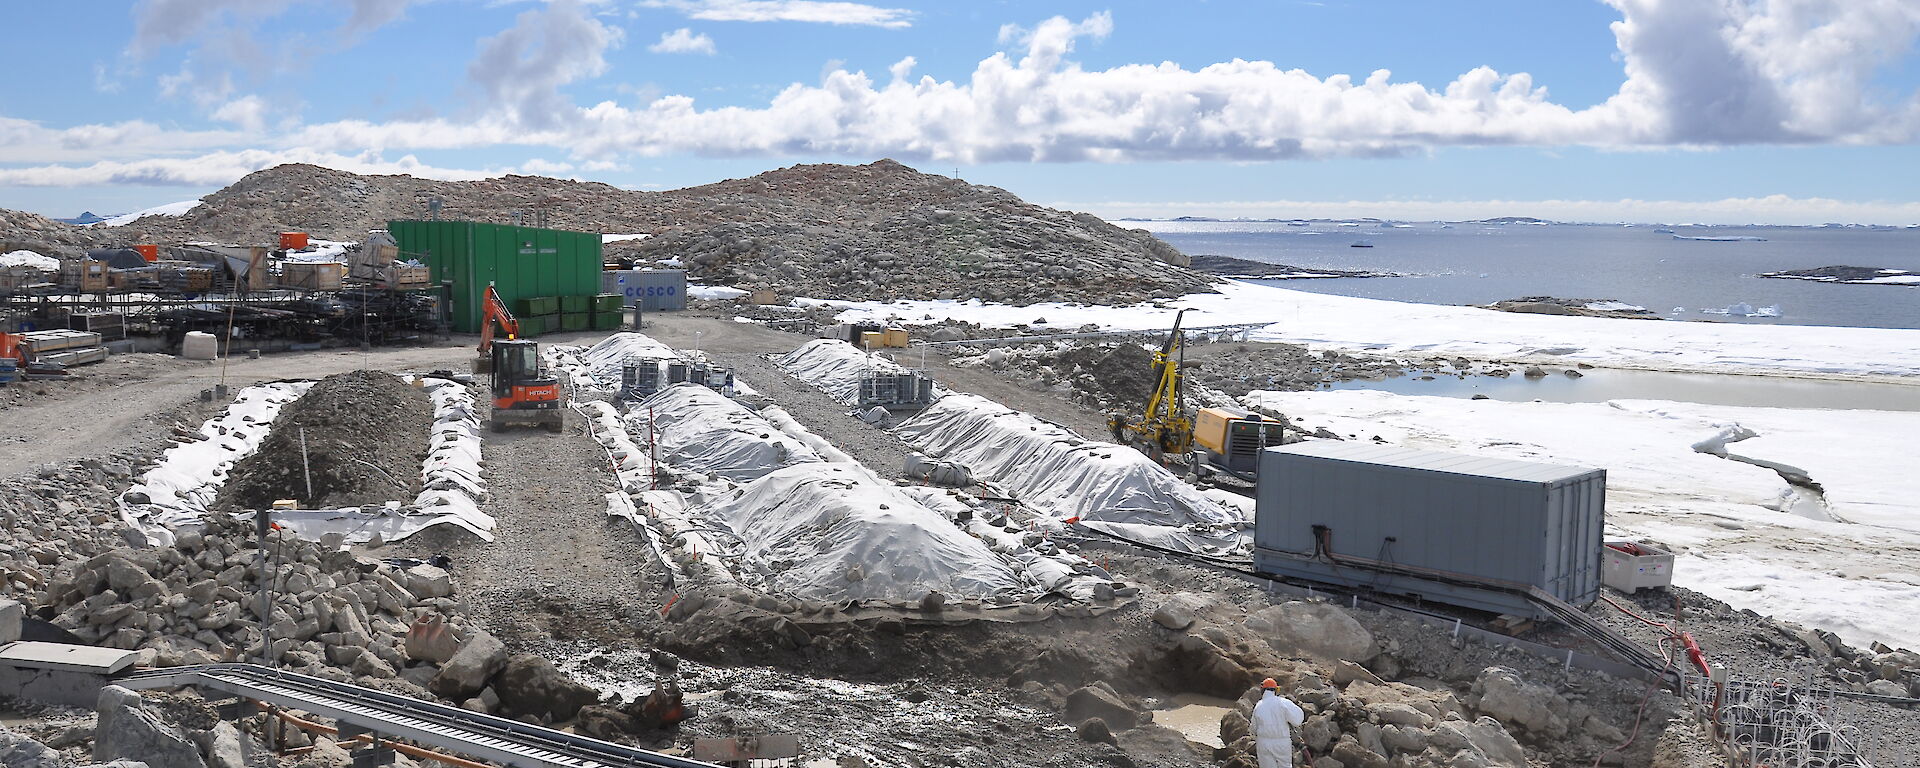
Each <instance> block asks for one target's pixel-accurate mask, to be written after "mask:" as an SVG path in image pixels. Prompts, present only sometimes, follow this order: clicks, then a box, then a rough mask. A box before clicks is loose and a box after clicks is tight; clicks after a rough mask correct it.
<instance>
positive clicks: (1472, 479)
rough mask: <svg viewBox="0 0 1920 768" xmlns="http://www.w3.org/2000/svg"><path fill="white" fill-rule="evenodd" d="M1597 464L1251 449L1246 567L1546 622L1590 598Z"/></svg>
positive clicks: (1315, 444)
mask: <svg viewBox="0 0 1920 768" xmlns="http://www.w3.org/2000/svg"><path fill="white" fill-rule="evenodd" d="M1606 486H1607V473H1606V470H1603V469H1586V468H1577V467H1565V466H1558V465H1553V464H1540V463H1535V462H1527V461H1513V460H1509V459H1491V458H1482V457H1477V456H1461V455H1457V454H1448V453H1437V452H1432V451H1420V450H1414V449H1411V448H1401V447H1397V446H1390V445H1377V444H1373V443H1361V442H1348V441H1340V440H1312V441H1307V442H1303V443H1295V444H1293V445H1288V446H1282V447H1278V448H1269V449H1267V450H1266V451H1265V452H1263V453H1262V454H1261V457H1260V485H1259V490H1258V491H1257V497H1256V506H1255V514H1254V520H1255V522H1254V543H1255V549H1254V567H1255V569H1256V570H1259V571H1262V572H1265V573H1272V574H1278V575H1282V576H1291V577H1295V578H1304V579H1310V580H1314V581H1321V582H1326V583H1330V584H1338V585H1343V586H1348V587H1359V588H1366V589H1372V590H1376V591H1380V592H1386V593H1392V594H1400V595H1410V596H1417V597H1419V598H1420V599H1422V600H1427V601H1432V602H1439V603H1446V604H1449V605H1458V606H1463V607H1467V608H1475V609H1479V610H1485V611H1493V612H1496V613H1507V614H1513V615H1517V616H1531V617H1536V618H1545V616H1544V615H1543V614H1542V612H1541V611H1539V610H1538V609H1537V608H1536V607H1535V605H1534V604H1533V602H1532V601H1530V600H1528V599H1527V597H1526V596H1525V593H1526V592H1527V590H1528V589H1529V588H1537V589H1538V590H1540V591H1543V592H1545V593H1547V594H1549V595H1551V596H1553V597H1556V598H1559V599H1560V600H1562V601H1564V602H1567V603H1570V604H1572V605H1575V606H1586V605H1588V604H1591V603H1592V602H1593V601H1594V599H1595V598H1596V597H1598V595H1599V593H1600V554H1601V549H1602V544H1601V526H1602V523H1603V520H1602V518H1603V516H1604V514H1605V507H1606Z"/></svg>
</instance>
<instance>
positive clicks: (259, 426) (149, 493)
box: [120, 381, 313, 546]
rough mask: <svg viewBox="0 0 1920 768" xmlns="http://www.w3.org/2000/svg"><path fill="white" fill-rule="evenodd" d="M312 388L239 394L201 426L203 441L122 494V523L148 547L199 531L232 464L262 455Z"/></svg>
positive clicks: (299, 385)
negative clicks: (279, 422) (283, 415)
mask: <svg viewBox="0 0 1920 768" xmlns="http://www.w3.org/2000/svg"><path fill="white" fill-rule="evenodd" d="M312 387H313V382H311V381H284V382H274V383H271V384H259V385H256V386H251V387H247V388H245V389H242V390H240V392H239V393H238V394H236V395H234V398H233V402H232V403H231V404H229V405H228V406H227V409H226V410H225V411H222V412H221V413H220V415H219V416H215V417H214V418H211V419H208V420H207V421H206V423H204V424H201V425H200V432H199V434H200V439H198V440H192V441H188V442H183V443H180V444H178V445H175V446H173V447H172V448H168V449H167V450H166V451H165V452H163V453H161V454H160V463H159V464H158V465H156V466H154V468H152V469H150V470H147V473H146V474H145V475H142V476H141V478H140V480H139V482H136V483H134V484H133V487H131V488H128V489H127V490H126V491H125V492H123V493H121V494H120V518H121V520H122V521H124V522H125V523H126V524H127V525H128V526H130V527H132V528H133V529H134V530H137V531H140V532H141V533H142V534H144V535H145V536H146V537H147V541H148V543H150V544H154V545H160V546H164V545H170V544H172V543H173V532H172V531H170V530H168V529H169V528H171V527H173V526H176V525H199V524H200V518H201V516H202V515H204V514H206V511H207V505H209V504H212V503H213V500H214V498H215V497H216V496H219V495H220V487H221V486H223V485H225V484H226V482H227V472H228V471H230V470H232V469H233V464H234V462H237V461H239V460H241V459H243V458H246V457H247V456H250V455H252V454H253V452H254V451H256V450H259V448H260V443H261V441H263V440H266V439H267V433H268V432H269V431H271V430H272V427H273V419H274V417H276V416H278V415H280V409H281V408H282V407H284V406H285V405H286V404H288V403H291V402H293V401H295V400H298V399H299V398H300V396H301V395H303V394H306V392H307V390H308V389H310V388H312Z"/></svg>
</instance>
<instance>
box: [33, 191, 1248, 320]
mask: <svg viewBox="0 0 1920 768" xmlns="http://www.w3.org/2000/svg"><path fill="white" fill-rule="evenodd" d="M435 199H437V200H439V201H440V217H441V218H443V219H467V220H473V221H489V222H498V223H512V222H514V221H515V217H516V214H518V215H519V216H520V220H522V221H526V222H531V221H533V217H534V215H535V213H534V212H535V211H538V212H539V213H540V215H542V216H544V217H545V222H546V225H547V226H551V227H555V228H559V229H573V230H581V231H589V232H601V233H606V234H641V233H645V234H648V235H652V237H649V238H647V239H645V240H637V241H623V242H618V243H614V244H610V245H609V247H608V252H609V253H610V254H613V255H618V256H621V257H630V258H634V259H636V260H638V261H641V262H650V261H669V260H675V261H673V263H678V264H683V265H685V266H686V267H687V269H688V270H689V271H690V274H691V277H693V278H694V279H695V280H699V281H703V282H709V283H721V284H728V285H734V286H738V287H742V288H771V289H774V290H775V291H778V292H780V293H781V294H783V295H802V296H813V297H820V298H842V299H934V298H961V299H964V298H980V299H986V300H990V301H1007V302H1019V303H1025V302H1034V301H1054V300H1063V301H1089V302H1096V303H1108V304H1114V303H1130V302H1135V301H1139V300H1142V299H1147V298H1154V297H1170V296H1179V295H1183V294H1188V293H1194V292H1198V291H1205V290H1208V286H1209V285H1211V284H1213V283H1214V282H1215V281H1216V279H1215V278H1212V277H1209V276H1207V275H1204V274H1201V273H1199V272H1195V271H1191V270H1189V269H1186V268H1185V267H1186V264H1187V258H1186V256H1184V255H1183V254H1181V253H1180V252H1179V251H1177V250H1175V249H1174V248H1173V247H1172V246H1170V245H1167V244H1166V243H1164V242H1161V241H1160V240H1159V239H1158V238H1155V237H1154V236H1153V235H1151V234H1149V233H1147V232H1145V231H1141V230H1129V229H1122V228H1120V227H1116V226H1113V225H1112V224H1108V223H1107V222H1105V221H1102V220H1100V219H1098V218H1095V217H1093V216H1090V215H1087V214H1082V213H1072V212H1068V211H1059V210H1054V209H1051V208H1044V207H1041V206H1037V205H1032V204H1029V203H1027V202H1024V201H1022V200H1021V199H1020V198H1018V197H1016V196H1014V195H1013V194H1012V193H1010V192H1007V191H1006V190H1003V189H999V188H997V187H989V186H980V185H974V184H968V183H966V182H963V181H960V180H957V179H952V178H948V177H945V176H935V175H931V174H925V173H921V172H919V171H916V170H914V169H912V168H909V167H907V166H904V165H901V164H900V163H897V162H894V161H892V160H881V161H878V162H874V163H870V164H867V165H858V166H850V165H832V164H822V165H796V166H793V167H789V168H782V169H779V170H775V171H768V172H766V173H762V174H759V175H757V176H753V177H751V178H746V179H734V180H728V181H723V182H719V183H716V184H708V185H705V186H699V187H691V188H687V189H679V190H672V191H666V192H650V191H635V190H627V189H621V188H618V187H614V186H610V185H607V184H600V183H594V182H580V181H566V180H560V179H550V178H543V177H536V176H505V177H502V178H497V179H486V180H482V181H469V182H441V181H430V180H426V179H417V178H414V177H411V176H361V175H358V174H352V173H347V172H344V171H336V170H332V169H328V168H321V167H317V166H312V165H282V166H278V167H275V168H270V169H267V170H263V171H258V172H255V173H252V174H249V175H248V176H247V177H246V178H243V179H241V180H240V181H238V182H235V183H234V184H232V185H231V186H228V187H227V188H225V189H222V190H220V191H218V192H215V193H213V194H211V195H208V196H207V197H206V198H205V199H204V200H205V202H204V203H203V204H202V205H200V206H197V207H195V208H194V209H193V210H191V211H189V212H187V213H186V214H185V215H182V216H177V217H167V216H148V217H145V218H142V219H140V220H138V221H135V222H133V223H132V224H129V225H126V226H122V227H113V228H105V229H77V228H71V227H69V228H66V229H67V231H68V232H70V233H78V234H77V235H74V236H75V237H79V238H81V239H86V238H92V239H96V240H102V241H108V242H129V243H131V242H160V243H169V242H179V241H183V240H192V239H210V240H220V241H233V242H270V241H271V239H272V237H273V234H274V233H275V232H279V231H283V230H296V231H304V232H308V233H311V234H312V235H313V236H315V237H319V238H325V239H331V240H359V239H361V238H363V237H364V236H365V235H366V232H367V230H369V229H378V228H382V227H384V226H385V224H386V222H387V220H389V219H395V218H426V217H427V216H428V215H429V213H428V206H429V202H430V201H432V200H435ZM36 218H37V217H36ZM43 221H44V220H43ZM47 223H48V224H51V225H52V226H54V227H61V226H63V225H60V224H57V223H54V222H50V221H48V222H47ZM7 231H8V230H0V238H5V237H6V236H7Z"/></svg>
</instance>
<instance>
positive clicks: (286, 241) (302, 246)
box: [280, 232, 307, 251]
mask: <svg viewBox="0 0 1920 768" xmlns="http://www.w3.org/2000/svg"><path fill="white" fill-rule="evenodd" d="M306 249H307V233H305V232H282V233H280V250H283V251H304V250H306Z"/></svg>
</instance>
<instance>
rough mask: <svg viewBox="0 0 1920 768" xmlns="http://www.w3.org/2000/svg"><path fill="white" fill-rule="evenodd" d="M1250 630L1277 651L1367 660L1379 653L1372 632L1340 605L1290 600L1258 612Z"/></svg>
mask: <svg viewBox="0 0 1920 768" xmlns="http://www.w3.org/2000/svg"><path fill="white" fill-rule="evenodd" d="M1245 624H1246V627H1247V629H1250V630H1253V631H1254V632H1256V633H1258V634H1260V636H1262V637H1264V638H1266V640H1267V643H1268V644H1269V645H1271V646H1273V649H1274V650H1275V651H1278V652H1280V653H1283V654H1287V655H1292V656H1309V657H1314V658H1320V659H1326V660H1341V659H1344V660H1347V661H1366V660H1367V659H1370V658H1372V657H1373V655H1374V653H1376V652H1377V651H1376V649H1375V647H1374V639H1373V633H1371V632H1368V631H1367V629H1366V627H1362V626H1360V622H1357V621H1354V620H1353V617H1352V616H1349V615H1347V612H1346V611H1344V610H1342V609H1341V608H1340V607H1339V606H1335V605H1330V604H1328V603H1308V602H1288V603H1281V604H1280V605H1274V606H1269V607H1266V608H1262V609H1260V610H1258V611H1255V612H1254V613H1253V614H1252V615H1250V616H1248V617H1247V618H1246V622H1245Z"/></svg>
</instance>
